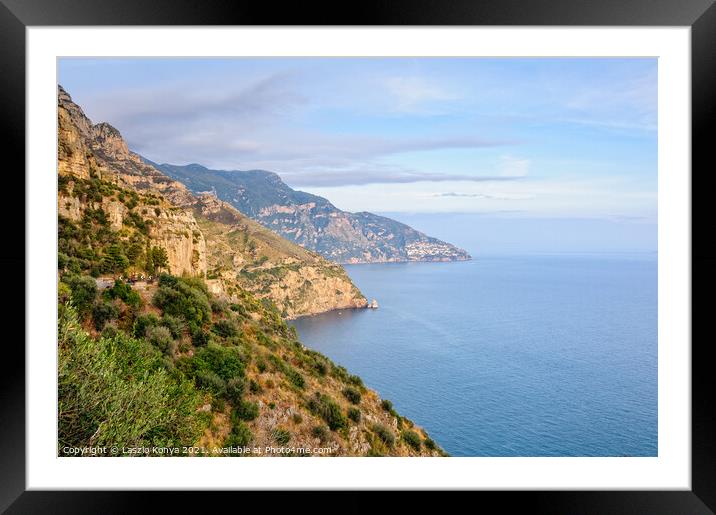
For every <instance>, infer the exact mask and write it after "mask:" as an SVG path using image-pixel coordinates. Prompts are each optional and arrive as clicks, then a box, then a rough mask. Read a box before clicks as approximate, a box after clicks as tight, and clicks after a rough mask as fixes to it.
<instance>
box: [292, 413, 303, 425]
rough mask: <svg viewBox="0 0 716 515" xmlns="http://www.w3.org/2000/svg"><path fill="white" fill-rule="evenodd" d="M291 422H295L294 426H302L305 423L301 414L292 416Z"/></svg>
mask: <svg viewBox="0 0 716 515" xmlns="http://www.w3.org/2000/svg"><path fill="white" fill-rule="evenodd" d="M291 420H293V423H294V424H300V423H301V422H303V417H302V416H301V414H300V413H294V414H293V415H292V416H291Z"/></svg>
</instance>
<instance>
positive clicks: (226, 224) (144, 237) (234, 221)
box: [58, 87, 367, 317]
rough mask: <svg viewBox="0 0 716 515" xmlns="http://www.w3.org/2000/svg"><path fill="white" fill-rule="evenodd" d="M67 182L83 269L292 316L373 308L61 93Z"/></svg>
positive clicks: (64, 218) (303, 254) (64, 192)
mask: <svg viewBox="0 0 716 515" xmlns="http://www.w3.org/2000/svg"><path fill="white" fill-rule="evenodd" d="M58 175H59V179H58V180H59V188H58V189H59V192H58V214H59V216H60V219H61V231H65V232H66V233H67V234H68V235H72V236H70V237H68V239H66V240H63V241H67V242H69V243H67V245H66V248H63V249H61V253H62V255H63V256H65V257H66V258H67V260H68V262H69V263H70V264H71V266H74V267H75V268H79V269H82V267H83V266H86V263H87V262H89V261H92V260H91V259H89V258H88V256H90V257H92V256H93V257H97V256H99V257H102V258H103V259H104V261H102V262H103V263H106V266H103V268H101V269H96V270H93V271H92V272H93V273H95V274H104V275H115V276H116V275H121V274H123V273H124V274H130V275H132V274H141V273H149V274H151V272H152V271H153V272H155V273H156V272H157V271H160V270H165V271H168V272H170V273H172V274H175V275H190V276H201V277H207V278H208V279H209V282H210V285H211V287H212V288H213V290H214V291H215V292H216V293H217V294H220V295H225V296H227V297H229V298H230V297H231V296H232V295H236V294H237V292H238V290H239V289H245V290H248V291H251V292H253V293H254V294H255V295H256V296H258V297H259V298H265V299H268V300H270V301H272V302H273V303H274V304H275V305H276V306H277V307H278V309H279V310H280V312H281V313H283V315H284V316H286V317H295V316H301V315H310V314H315V313H321V312H324V311H329V310H332V309H339V308H340V309H345V308H351V307H365V305H366V304H367V301H366V299H365V298H364V297H363V295H362V294H361V293H360V291H358V289H357V288H356V287H355V286H354V285H353V284H352V282H351V281H350V278H349V277H348V276H347V275H346V273H345V271H344V270H343V269H342V268H341V267H340V266H337V265H335V264H332V263H330V262H328V261H326V260H325V259H323V258H322V257H321V256H319V255H317V254H314V253H311V252H308V251H306V250H305V249H303V248H301V247H299V246H297V245H295V244H292V243H290V242H288V241H286V240H284V239H283V238H280V237H278V236H276V235H275V234H274V233H272V232H271V231H269V230H267V229H265V228H263V227H261V226H260V225H258V224H256V223H254V222H252V221H251V220H249V219H248V218H246V217H245V216H244V215H242V214H241V213H239V212H238V211H237V210H236V209H234V208H233V207H231V206H230V205H228V204H225V203H223V202H220V201H218V199H215V198H213V197H211V196H206V195H203V196H196V195H194V194H192V193H191V192H190V191H189V189H187V187H186V186H184V185H183V184H182V183H180V182H178V181H175V180H173V179H171V178H169V177H167V176H166V175H164V174H163V173H162V172H160V171H159V170H157V169H156V168H154V167H153V166H151V165H150V164H147V163H145V162H144V161H143V160H142V158H141V157H140V156H138V155H137V154H135V153H133V152H131V151H130V150H129V149H128V147H127V144H126V142H125V141H124V139H123V138H122V136H121V134H120V133H119V131H118V130H117V129H115V128H114V127H112V126H111V125H109V124H107V123H98V124H93V123H92V122H91V121H90V120H89V119H88V118H87V117H86V116H85V114H84V113H83V111H82V109H81V108H80V107H79V106H78V105H77V104H75V103H74V102H73V101H72V99H71V98H70V96H69V95H68V94H67V92H66V91H65V90H64V89H62V87H60V88H59V94H58ZM78 234H79V235H80V236H81V238H80V239H77V235H78ZM95 236H99V237H100V239H101V241H97V240H96V239H95ZM90 240H91V241H90ZM165 261H166V263H165ZM157 263H159V264H157Z"/></svg>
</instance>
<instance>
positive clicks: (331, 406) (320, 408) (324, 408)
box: [308, 392, 348, 431]
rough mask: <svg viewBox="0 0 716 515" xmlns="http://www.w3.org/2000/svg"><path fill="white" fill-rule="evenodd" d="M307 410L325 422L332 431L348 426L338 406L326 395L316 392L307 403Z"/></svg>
mask: <svg viewBox="0 0 716 515" xmlns="http://www.w3.org/2000/svg"><path fill="white" fill-rule="evenodd" d="M308 409H309V410H311V412H313V413H314V414H316V415H318V416H320V417H321V418H322V419H323V420H325V422H326V424H328V427H329V428H331V429H332V430H333V431H335V430H337V429H342V428H344V427H347V426H348V421H347V420H346V417H345V416H344V415H343V413H342V412H341V408H340V406H338V404H336V401H334V400H333V399H331V398H330V397H329V396H328V395H325V394H321V393H319V392H316V394H315V395H314V396H313V397H311V398H310V399H309V401H308Z"/></svg>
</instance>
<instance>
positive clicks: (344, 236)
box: [147, 160, 470, 263]
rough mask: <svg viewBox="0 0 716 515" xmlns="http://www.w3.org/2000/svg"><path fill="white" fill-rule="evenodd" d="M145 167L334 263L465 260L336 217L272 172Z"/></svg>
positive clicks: (384, 224)
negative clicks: (209, 194)
mask: <svg viewBox="0 0 716 515" xmlns="http://www.w3.org/2000/svg"><path fill="white" fill-rule="evenodd" d="M147 163H148V164H151V165H152V166H154V167H155V168H157V169H159V170H161V171H162V172H164V173H165V174H166V175H168V176H169V177H171V178H173V179H175V180H177V181H179V182H182V183H183V184H185V185H186V186H187V187H188V188H189V189H190V190H191V191H193V192H195V193H200V192H205V191H211V192H213V193H214V194H215V195H216V196H217V197H218V198H219V199H221V200H223V201H224V202H227V203H229V204H231V205H233V206H234V207H235V208H236V209H238V210H239V211H241V212H242V213H244V214H245V215H247V216H249V217H251V218H253V219H254V220H256V221H257V222H259V223H260V224H262V225H263V226H265V227H268V228H269V229H271V230H273V231H275V232H276V233H278V234H280V235H281V236H283V237H284V238H286V239H288V240H291V241H293V242H295V243H298V244H299V245H301V246H302V247H305V248H307V249H309V250H313V251H315V252H318V253H319V254H321V255H322V256H324V257H326V258H328V259H330V260H331V261H334V262H337V263H376V262H403V261H464V260H468V259H470V255H469V254H468V253H467V252H465V251H464V250H462V249H460V248H457V247H455V246H454V245H451V244H450V243H446V242H444V241H441V240H438V239H437V238H431V237H430V236H427V235H425V234H423V233H421V232H420V231H416V230H415V229H413V228H412V227H409V226H407V225H405V224H403V223H400V222H398V221H396V220H393V219H391V218H386V217H384V216H378V215H375V214H372V213H368V212H365V211H363V212H360V213H348V212H346V211H341V210H340V209H338V208H337V207H335V206H334V205H333V204H331V203H330V202H329V201H328V200H327V199H325V198H323V197H319V196H317V195H312V194H310V193H306V192H303V191H297V190H294V189H293V188H291V187H289V186H288V185H287V184H286V183H284V182H283V181H282V180H281V178H280V177H279V176H278V175H277V174H275V173H273V172H267V171H264V170H249V171H238V170H234V171H225V170H210V169H208V168H206V167H204V166H201V165H199V164H190V165H186V166H178V165H171V164H156V163H152V162H151V161H148V160H147Z"/></svg>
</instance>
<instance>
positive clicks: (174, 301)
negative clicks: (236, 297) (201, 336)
mask: <svg viewBox="0 0 716 515" xmlns="http://www.w3.org/2000/svg"><path fill="white" fill-rule="evenodd" d="M152 302H153V303H154V305H155V306H157V307H158V308H160V309H161V310H162V311H163V312H164V313H165V314H168V315H172V316H178V317H182V318H183V319H184V320H186V321H187V322H188V323H191V324H192V325H194V326H196V327H200V326H202V325H203V324H205V323H206V322H208V321H209V320H210V319H211V307H210V305H209V294H208V291H207V290H206V286H205V285H203V283H201V282H197V281H196V280H192V279H189V278H186V279H179V278H177V277H174V276H170V275H168V274H162V275H160V277H159V288H158V289H157V292H156V293H155V294H154V297H153V298H152Z"/></svg>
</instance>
